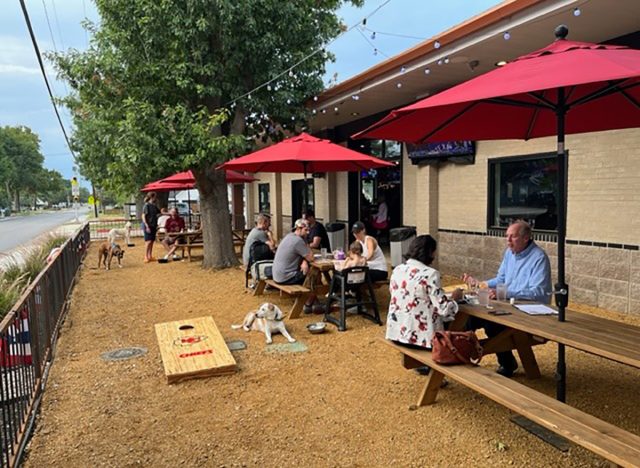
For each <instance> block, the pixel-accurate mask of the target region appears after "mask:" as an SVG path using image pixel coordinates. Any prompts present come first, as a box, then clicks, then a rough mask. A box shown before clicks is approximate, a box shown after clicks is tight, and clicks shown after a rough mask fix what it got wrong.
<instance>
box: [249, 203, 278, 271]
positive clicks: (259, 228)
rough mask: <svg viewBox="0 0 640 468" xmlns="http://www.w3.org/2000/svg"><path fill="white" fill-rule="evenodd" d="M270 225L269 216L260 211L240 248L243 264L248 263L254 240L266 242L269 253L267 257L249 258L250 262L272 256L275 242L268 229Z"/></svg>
mask: <svg viewBox="0 0 640 468" xmlns="http://www.w3.org/2000/svg"><path fill="white" fill-rule="evenodd" d="M270 227H271V218H270V217H269V215H266V214H263V213H260V214H259V215H258V216H257V217H256V227H254V228H253V229H252V230H251V232H249V235H248V236H247V239H246V240H245V242H244V247H243V248H242V263H244V264H245V265H248V264H249V260H250V257H251V247H252V246H253V244H254V243H256V242H263V243H265V244H267V245H268V246H269V249H270V250H271V255H270V256H269V258H254V259H251V261H252V262H255V261H258V260H270V259H271V258H273V252H275V250H276V242H275V239H274V237H273V234H272V233H271V231H270V230H269V228H270Z"/></svg>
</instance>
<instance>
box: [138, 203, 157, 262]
mask: <svg viewBox="0 0 640 468" xmlns="http://www.w3.org/2000/svg"><path fill="white" fill-rule="evenodd" d="M159 213H160V210H159V209H158V207H157V206H156V192H149V193H148V194H147V196H146V197H145V198H144V207H143V208H142V231H143V232H144V246H145V252H144V263H149V262H152V261H155V258H153V243H154V241H155V240H156V230H157V228H158V215H159Z"/></svg>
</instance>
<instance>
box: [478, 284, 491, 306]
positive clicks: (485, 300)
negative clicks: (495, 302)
mask: <svg viewBox="0 0 640 468" xmlns="http://www.w3.org/2000/svg"><path fill="white" fill-rule="evenodd" d="M478 305H480V306H484V307H486V306H488V305H489V290H488V289H486V288H483V289H479V290H478Z"/></svg>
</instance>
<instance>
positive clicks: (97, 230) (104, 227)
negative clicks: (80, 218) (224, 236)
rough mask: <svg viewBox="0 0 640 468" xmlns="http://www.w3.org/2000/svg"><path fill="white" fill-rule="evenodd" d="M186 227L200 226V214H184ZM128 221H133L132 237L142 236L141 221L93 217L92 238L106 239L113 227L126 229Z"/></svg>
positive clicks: (90, 222) (91, 223) (91, 222)
mask: <svg viewBox="0 0 640 468" xmlns="http://www.w3.org/2000/svg"><path fill="white" fill-rule="evenodd" d="M184 222H185V227H186V228H188V229H196V228H198V227H199V226H200V214H199V213H196V214H190V215H187V216H184ZM127 223H131V224H130V226H131V231H130V236H131V237H142V234H143V233H142V225H141V224H140V221H138V220H135V219H132V220H128V219H126V218H111V219H92V220H90V221H89V229H90V232H91V239H92V240H97V239H106V238H107V237H108V236H109V231H111V230H112V229H125V227H126V225H127ZM120 237H122V236H120Z"/></svg>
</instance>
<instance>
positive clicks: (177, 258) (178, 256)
mask: <svg viewBox="0 0 640 468" xmlns="http://www.w3.org/2000/svg"><path fill="white" fill-rule="evenodd" d="M177 260H182V257H180V255H174V256H173V261H174V262H175V261H177Z"/></svg>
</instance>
